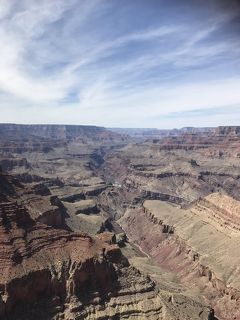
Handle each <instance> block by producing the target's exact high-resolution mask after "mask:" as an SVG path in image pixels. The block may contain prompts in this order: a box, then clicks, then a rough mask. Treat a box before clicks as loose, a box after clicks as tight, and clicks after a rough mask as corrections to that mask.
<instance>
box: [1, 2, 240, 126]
mask: <svg viewBox="0 0 240 320" xmlns="http://www.w3.org/2000/svg"><path fill="white" fill-rule="evenodd" d="M161 1H162V3H163V9H161V10H160V9H159V8H161V7H159V5H156V4H154V1H153V2H151V3H149V4H148V3H146V2H141V1H140V2H139V3H142V5H141V6H140V5H139V6H138V5H136V4H134V3H129V2H128V1H123V5H122V6H120V5H119V3H118V1H112V2H108V1H106V0H92V1H87V0H82V1H77V0H69V1H64V0H43V1H41V2H39V1H35V0H23V1H21V2H19V1H14V0H12V1H6V0H0V44H1V52H0V70H1V72H0V102H1V104H0V121H15V122H18V121H21V122H62V123H63V122H67V123H93V124H99V125H108V126H114V125H116V126H131V123H132V126H138V127H139V126H144V127H146V126H151V123H152V122H151V121H152V117H154V116H155V117H159V116H160V117H161V116H163V117H164V115H167V114H169V113H172V114H174V113H175V115H177V114H178V113H179V112H181V111H183V112H192V115H194V112H195V111H194V110H205V109H206V110H207V109H208V108H211V107H212V106H216V107H215V108H216V110H217V109H218V108H219V110H220V109H221V108H223V107H224V106H227V105H233V104H234V105H237V104H239V105H240V94H239V93H238V91H239V89H238V88H239V87H240V77H239V70H240V55H239V53H240V52H239V51H240V40H239V39H238V36H237V34H235V33H234V32H232V31H231V30H230V29H231V23H232V21H234V19H236V17H237V16H238V12H237V11H236V10H230V11H225V12H217V11H215V13H214V12H212V11H211V10H209V9H208V7H207V6H206V7H205V8H204V10H200V9H197V8H196V7H193V8H192V11H191V9H188V10H183V8H185V7H181V5H180V4H179V2H178V1H174V2H173V4H172V5H171V6H170V5H169V8H168V5H167V2H166V1H164V0H161ZM213 2H214V1H213ZM159 3H160V2H159ZM155 6H156V7H155ZM198 10H199V11H198ZM183 13H184V16H182V14H183ZM138 16H139V17H138ZM229 28H230V29H229ZM225 29H226V30H225ZM224 34H225V36H224ZM23 110H24V113H23ZM234 112H236V110H235V111H234ZM146 114H147V115H148V117H146ZM195 115H196V113H195ZM173 118H174V117H172V120H171V121H172V122H171V124H172V125H174V123H176V117H175V119H173ZM146 121H148V123H147V124H145V122H146ZM174 121H175V122H174ZM186 122H187V119H186ZM162 125H164V123H163V122H159V125H158V126H159V127H160V126H162ZM176 125H177V124H176ZM176 125H175V126H176ZM186 125H187V123H186ZM199 125H201V124H200V123H199ZM154 126H155V125H154Z"/></svg>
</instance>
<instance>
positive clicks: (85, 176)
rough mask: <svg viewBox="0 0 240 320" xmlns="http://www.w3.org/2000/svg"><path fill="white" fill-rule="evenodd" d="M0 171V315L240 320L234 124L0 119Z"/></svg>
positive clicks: (9, 319)
mask: <svg viewBox="0 0 240 320" xmlns="http://www.w3.org/2000/svg"><path fill="white" fill-rule="evenodd" d="M0 168H1V170H0V266H1V271H0V273H1V277H0V319H6V320H23V319H24V320H28V319H29V320H31V319H35V320H41V319H49V320H50V319H53V320H60V319H62V320H74V319H99V320H100V319H113V320H117V319H150V320H155V319H156V320H157V319H159V320H160V319H162V320H167V319H168V320H169V319H170V320H175V319H176V320H177V319H179V320H187V319H189V320H190V319H219V320H233V319H235V320H240V267H239V266H240V250H239V247H240V127H219V128H205V129H204V128H203V129H201V130H200V129H198V130H197V129H194V128H188V129H182V130H172V131H171V130H170V131H162V130H159V131H158V130H155V131H154V132H152V131H149V135H147V131H146V130H145V131H144V134H142V135H141V130H138V131H137V134H136V133H135V134H134V135H133V131H128V130H124V129H121V130H120V129H119V130H117V129H115V130H113V129H112V130H110V129H105V128H100V127H91V126H63V125H13V124H1V125H0ZM211 309H214V311H215V316H213V315H211V314H210V313H211Z"/></svg>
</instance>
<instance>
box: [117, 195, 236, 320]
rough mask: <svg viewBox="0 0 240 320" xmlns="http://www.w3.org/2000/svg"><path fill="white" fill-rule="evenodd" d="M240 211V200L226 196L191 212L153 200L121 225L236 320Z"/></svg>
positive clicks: (202, 203) (228, 318)
mask: <svg viewBox="0 0 240 320" xmlns="http://www.w3.org/2000/svg"><path fill="white" fill-rule="evenodd" d="M239 208H240V205H239V201H236V200H233V199H231V198H230V197H227V196H224V195H221V194H213V195H210V196H208V197H207V198H206V199H202V200H200V201H199V202H197V203H196V204H195V205H193V206H192V207H191V208H190V209H188V210H184V209H181V208H180V207H178V206H173V205H170V204H167V203H165V202H161V201H154V200H147V201H145V202H144V204H143V207H142V208H137V209H129V210H128V211H127V212H126V214H125V215H124V216H123V217H122V218H121V219H120V224H121V226H122V227H123V229H124V230H125V232H126V233H127V235H128V237H129V240H130V241H132V242H134V243H136V244H137V245H139V246H140V247H141V249H142V250H143V251H144V252H147V253H148V254H149V255H150V256H151V257H152V258H153V259H154V261H156V262H157V263H158V264H159V265H160V266H161V267H163V268H165V269H166V270H169V271H171V272H173V273H176V274H178V276H180V278H181V281H182V283H183V284H185V285H187V286H188V287H189V288H190V290H193V288H194V287H195V286H196V285H197V286H198V288H199V290H200V291H199V295H202V296H204V297H205V299H207V300H208V301H209V303H211V304H212V305H214V308H215V309H216V311H217V314H218V315H219V316H220V319H225V320H231V319H238V317H239V316H240V314H239V309H238V305H239V302H240V283H239V277H240V274H239V255H238V251H239V245H240V242H239V241H240V237H239V229H238V227H237V226H238V223H239V212H240V211H239ZM230 212H232V213H231V214H230V217H229V213H230ZM225 213H226V214H225ZM149 230H151V233H150V234H149Z"/></svg>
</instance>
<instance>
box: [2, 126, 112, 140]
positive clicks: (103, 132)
mask: <svg viewBox="0 0 240 320" xmlns="http://www.w3.org/2000/svg"><path fill="white" fill-rule="evenodd" d="M0 134H1V135H3V136H7V137H16V136H20V137H27V138H29V137H31V136H37V137H42V138H51V139H56V140H71V139H76V138H81V139H84V138H85V139H86V138H90V139H93V140H99V141H101V140H104V139H106V140H108V139H109V140H111V139H114V138H115V139H116V138H117V137H118V135H117V134H114V133H112V132H110V131H108V130H107V129H105V128H103V127H97V126H84V125H57V124H56V125H53V124H52V125H42V124H33V125H27V124H13V123H6V124H5V123H2V124H0Z"/></svg>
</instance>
